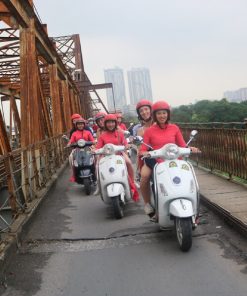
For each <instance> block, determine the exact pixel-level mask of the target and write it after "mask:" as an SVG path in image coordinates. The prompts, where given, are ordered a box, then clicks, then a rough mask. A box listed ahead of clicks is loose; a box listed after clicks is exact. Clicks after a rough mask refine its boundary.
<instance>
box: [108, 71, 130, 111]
mask: <svg viewBox="0 0 247 296" xmlns="http://www.w3.org/2000/svg"><path fill="white" fill-rule="evenodd" d="M104 73H105V82H111V83H112V85H113V91H112V90H111V89H107V90H106V95H107V104H108V109H109V111H114V110H115V109H116V110H119V109H120V110H121V109H122V107H123V105H126V104H127V101H126V94H125V84H124V75H123V70H122V69H120V68H118V67H116V68H114V69H106V70H104ZM113 95H114V97H113ZM114 101H115V106H114Z"/></svg>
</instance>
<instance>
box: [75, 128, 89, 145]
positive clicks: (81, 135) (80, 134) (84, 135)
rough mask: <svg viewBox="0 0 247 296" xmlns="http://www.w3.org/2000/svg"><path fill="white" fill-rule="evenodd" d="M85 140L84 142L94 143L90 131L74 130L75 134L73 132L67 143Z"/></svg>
mask: <svg viewBox="0 0 247 296" xmlns="http://www.w3.org/2000/svg"><path fill="white" fill-rule="evenodd" d="M81 139H83V140H85V141H91V142H94V138H93V136H92V134H91V133H90V131H87V130H82V131H80V130H76V131H75V132H73V134H72V136H71V138H70V141H69V144H71V143H76V142H77V141H79V140H81Z"/></svg>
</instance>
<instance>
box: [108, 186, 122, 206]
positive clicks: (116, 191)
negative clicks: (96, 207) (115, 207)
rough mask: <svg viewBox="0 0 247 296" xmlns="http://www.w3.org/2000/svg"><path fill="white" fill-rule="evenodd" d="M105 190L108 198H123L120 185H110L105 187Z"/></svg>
mask: <svg viewBox="0 0 247 296" xmlns="http://www.w3.org/2000/svg"><path fill="white" fill-rule="evenodd" d="M106 190H107V195H108V196H109V197H114V196H120V197H121V199H122V197H123V196H124V187H123V185H122V184H120V183H112V184H110V185H108V186H107V188H106ZM123 202H124V200H123Z"/></svg>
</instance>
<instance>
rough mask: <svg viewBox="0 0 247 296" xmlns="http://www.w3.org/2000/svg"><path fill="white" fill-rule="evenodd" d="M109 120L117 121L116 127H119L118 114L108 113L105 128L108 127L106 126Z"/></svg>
mask: <svg viewBox="0 0 247 296" xmlns="http://www.w3.org/2000/svg"><path fill="white" fill-rule="evenodd" d="M107 121H115V123H116V128H117V116H116V114H107V115H106V116H105V121H104V126H105V129H107V128H106V122H107Z"/></svg>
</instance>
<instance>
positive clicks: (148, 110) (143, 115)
mask: <svg viewBox="0 0 247 296" xmlns="http://www.w3.org/2000/svg"><path fill="white" fill-rule="evenodd" d="M152 106H153V103H152V102H150V101H148V100H141V101H140V102H138V103H137V105H136V113H137V115H138V119H139V120H140V121H141V122H142V126H141V127H140V128H139V129H138V130H137V136H141V137H143V135H144V132H145V130H146V129H147V128H149V127H150V126H151V125H152V124H153V120H152Z"/></svg>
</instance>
